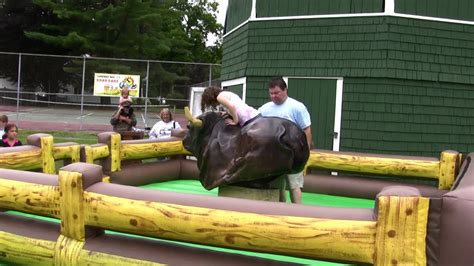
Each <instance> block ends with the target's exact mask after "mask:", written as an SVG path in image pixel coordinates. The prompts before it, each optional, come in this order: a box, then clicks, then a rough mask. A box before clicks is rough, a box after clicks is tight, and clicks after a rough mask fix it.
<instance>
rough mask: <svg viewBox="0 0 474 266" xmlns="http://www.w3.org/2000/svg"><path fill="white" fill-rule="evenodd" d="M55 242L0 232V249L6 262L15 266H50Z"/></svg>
mask: <svg viewBox="0 0 474 266" xmlns="http://www.w3.org/2000/svg"><path fill="white" fill-rule="evenodd" d="M55 246H56V242H53V241H47V240H40V239H33V238H29V237H24V236H20V235H16V234H11V233H7V232H3V231H0V249H1V250H2V256H3V257H4V259H6V260H7V261H11V262H15V264H17V265H52V264H53V260H54V249H55Z"/></svg>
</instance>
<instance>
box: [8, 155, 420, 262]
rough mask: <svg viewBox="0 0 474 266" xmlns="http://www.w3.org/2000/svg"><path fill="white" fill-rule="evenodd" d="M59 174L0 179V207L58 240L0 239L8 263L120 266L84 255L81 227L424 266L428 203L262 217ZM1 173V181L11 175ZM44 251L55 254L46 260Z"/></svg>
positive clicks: (408, 200)
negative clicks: (52, 227) (345, 215)
mask: <svg viewBox="0 0 474 266" xmlns="http://www.w3.org/2000/svg"><path fill="white" fill-rule="evenodd" d="M63 169H70V170H69V171H66V170H61V171H60V173H59V177H58V178H59V179H58V185H57V186H53V185H40V184H32V183H28V182H20V181H14V180H9V179H3V178H0V195H1V200H0V208H3V209H13V210H20V211H26V212H29V213H34V214H40V215H46V216H51V217H57V218H60V219H61V230H60V232H61V235H60V236H59V237H58V239H57V241H56V243H52V242H51V241H42V240H41V241H40V240H34V239H25V238H24V237H21V236H18V235H17V236H15V235H12V234H10V233H0V250H1V251H2V252H3V253H4V255H5V256H4V257H5V258H8V261H12V260H10V258H17V257H20V256H22V258H19V260H18V262H25V263H28V262H30V261H34V260H35V259H36V260H37V261H36V262H37V263H38V262H39V263H40V264H43V263H46V264H50V262H51V260H52V261H54V262H55V263H57V264H76V263H77V264H81V263H85V261H92V259H91V256H96V257H98V260H99V261H101V262H104V263H118V262H120V261H122V262H123V260H124V258H122V257H117V256H111V255H108V254H98V253H96V254H94V253H88V252H87V251H86V250H84V247H85V246H84V241H85V242H87V238H86V237H85V227H86V226H91V227H92V228H102V229H110V230H115V231H119V232H125V233H133V234H138V235H144V236H150V237H156V238H162V239H170V240H178V241H186V242H191V243H199V244H207V245H214V246H221V247H228V248H234V249H242V250H251V251H257V252H269V253H277V254H286V255H292V256H301V257H308V258H319V259H330V260H342V261H353V262H360V263H371V264H374V263H375V264H378V265H386V264H393V263H395V264H399V265H405V264H411V263H413V264H425V263H426V253H425V246H426V241H425V238H426V225H427V219H428V205H429V199H427V198H422V197H419V196H405V197H401V196H391V195H385V194H382V195H381V196H380V197H379V198H378V204H377V209H378V216H377V221H354V220H336V219H322V218H310V217H296V216H283V215H268V214H256V213H246V212H238V211H226V210H219V209H210V208H205V207H193V206H185V205H178V204H171V203H160V202H155V201H146V200H132V199H127V198H121V197H114V196H109V195H105V194H99V193H96V192H90V191H87V190H84V189H83V183H85V184H88V186H90V185H91V184H95V182H99V180H100V178H101V171H100V169H101V168H100V167H98V166H92V168H88V167H87V164H83V163H79V164H73V165H70V166H67V168H63ZM3 171H4V172H3V175H8V174H9V172H16V171H13V170H3ZM77 171H83V173H84V174H81V173H80V172H77ZM16 173H18V172H16ZM91 173H94V175H91ZM34 175H42V176H38V178H39V177H42V180H43V181H42V182H46V181H47V182H48V183H49V182H51V179H50V176H49V175H44V174H37V173H31V175H30V176H29V177H30V178H32V179H35V180H37V178H36V177H35V176H34ZM83 175H84V176H85V175H88V176H87V178H88V179H84V180H83V178H84V176H83ZM23 178H25V177H23ZM48 180H49V181H48ZM104 186H107V184H100V186H99V187H100V188H101V189H105V187H104ZM115 186H116V185H115ZM104 191H106V190H104ZM51 249H54V252H53V253H51ZM51 254H53V256H52V255H51ZM125 259H126V258H125ZM129 262H130V263H133V261H129ZM96 263H97V261H96Z"/></svg>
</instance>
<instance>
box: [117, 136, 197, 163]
mask: <svg viewBox="0 0 474 266" xmlns="http://www.w3.org/2000/svg"><path fill="white" fill-rule="evenodd" d="M171 155H192V154H191V153H190V152H188V151H187V150H186V149H185V148H184V146H183V142H182V141H181V140H176V141H166V142H151V143H122V145H121V150H120V158H121V159H122V160H132V159H148V158H155V157H160V156H163V157H164V156H171Z"/></svg>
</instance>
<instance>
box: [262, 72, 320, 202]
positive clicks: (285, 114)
mask: <svg viewBox="0 0 474 266" xmlns="http://www.w3.org/2000/svg"><path fill="white" fill-rule="evenodd" d="M268 92H269V94H270V98H271V100H272V101H271V102H268V103H266V104H264V105H262V106H261V107H260V108H259V109H258V110H259V111H260V113H261V114H262V115H263V116H270V117H271V116H273V117H275V116H276V117H281V118H285V119H288V120H290V121H293V122H294V123H296V124H297V125H298V127H300V128H301V129H302V130H303V131H304V133H305V135H306V141H307V142H308V146H309V148H310V149H311V143H312V139H313V136H312V133H311V117H310V115H309V112H308V110H307V109H306V106H305V105H304V104H303V103H301V102H299V101H297V100H295V99H293V98H291V97H289V96H288V89H287V86H286V82H285V81H284V80H283V79H282V78H281V77H277V78H273V79H272V80H270V82H269V83H268ZM286 180H287V183H288V185H289V187H290V197H291V202H293V203H297V204H301V188H302V187H303V183H304V177H303V172H300V173H297V174H291V175H287V177H286ZM284 192H285V190H282V193H281V194H280V201H283V202H286V196H285V194H284Z"/></svg>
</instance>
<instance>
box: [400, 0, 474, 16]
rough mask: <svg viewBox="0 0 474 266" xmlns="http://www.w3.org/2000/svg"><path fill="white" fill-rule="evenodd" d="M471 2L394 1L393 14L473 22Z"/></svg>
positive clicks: (467, 0) (448, 0)
mask: <svg viewBox="0 0 474 266" xmlns="http://www.w3.org/2000/svg"><path fill="white" fill-rule="evenodd" d="M473 10H474V1H472V0H416V1H414V0H395V12H397V13H404V14H413V15H420V16H429V17H440V18H450V19H460V20H474V12H473Z"/></svg>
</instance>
